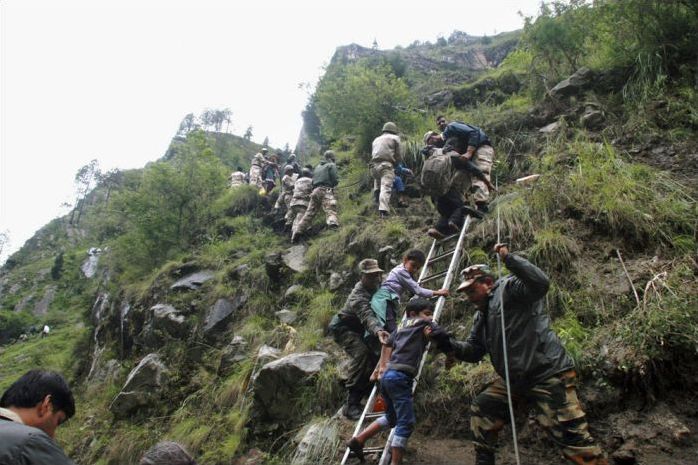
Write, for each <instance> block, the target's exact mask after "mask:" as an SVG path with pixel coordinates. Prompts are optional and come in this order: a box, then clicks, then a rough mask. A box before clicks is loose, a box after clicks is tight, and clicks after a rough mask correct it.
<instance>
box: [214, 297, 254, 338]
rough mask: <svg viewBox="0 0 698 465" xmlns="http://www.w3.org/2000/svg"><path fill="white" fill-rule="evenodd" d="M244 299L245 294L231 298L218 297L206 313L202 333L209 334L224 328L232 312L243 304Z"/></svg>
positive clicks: (245, 299)
mask: <svg viewBox="0 0 698 465" xmlns="http://www.w3.org/2000/svg"><path fill="white" fill-rule="evenodd" d="M246 301H247V296H245V295H238V296H235V297H234V298H233V299H232V300H230V299H218V300H217V301H216V303H215V304H214V305H213V307H211V308H210V309H209V310H208V312H207V314H206V319H205V320H204V334H211V333H213V332H215V331H219V330H221V329H223V328H225V326H226V325H227V324H228V322H229V321H230V318H231V317H232V316H233V313H235V312H236V311H237V310H239V309H240V308H241V307H242V306H243V305H245V302H246Z"/></svg>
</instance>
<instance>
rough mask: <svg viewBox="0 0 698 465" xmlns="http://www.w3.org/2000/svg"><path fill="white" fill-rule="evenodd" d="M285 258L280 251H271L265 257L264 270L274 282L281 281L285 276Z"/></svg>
mask: <svg viewBox="0 0 698 465" xmlns="http://www.w3.org/2000/svg"><path fill="white" fill-rule="evenodd" d="M284 269H285V265H284V260H283V257H282V255H281V254H280V253H278V252H273V253H269V254H267V255H266V256H265V257H264V271H266V273H267V276H269V278H270V279H271V280H272V282H281V280H282V279H283V277H284Z"/></svg>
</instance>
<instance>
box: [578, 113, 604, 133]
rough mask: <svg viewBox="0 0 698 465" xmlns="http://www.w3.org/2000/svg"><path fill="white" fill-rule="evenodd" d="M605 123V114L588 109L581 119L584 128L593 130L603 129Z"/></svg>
mask: <svg viewBox="0 0 698 465" xmlns="http://www.w3.org/2000/svg"><path fill="white" fill-rule="evenodd" d="M604 121H606V116H605V115H604V114H603V112H602V111H600V110H595V109H591V108H588V109H587V110H586V111H585V112H584V114H583V115H582V117H581V118H580V123H581V124H582V126H584V127H585V128H587V129H591V130H596V129H601V127H602V126H603V123H604Z"/></svg>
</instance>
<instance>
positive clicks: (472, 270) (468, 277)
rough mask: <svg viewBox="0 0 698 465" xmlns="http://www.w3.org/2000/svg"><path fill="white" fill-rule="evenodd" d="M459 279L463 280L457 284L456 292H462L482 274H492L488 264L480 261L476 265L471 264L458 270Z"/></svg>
mask: <svg viewBox="0 0 698 465" xmlns="http://www.w3.org/2000/svg"><path fill="white" fill-rule="evenodd" d="M460 275H461V279H463V282H462V283H461V284H460V286H458V289H456V292H462V291H464V290H466V289H467V288H469V287H470V286H471V285H472V284H473V283H474V282H475V281H477V279H478V278H481V277H483V276H492V270H491V269H490V267H489V265H485V264H484V263H480V264H478V265H471V266H469V267H467V268H466V269H464V270H463V271H461V272H460Z"/></svg>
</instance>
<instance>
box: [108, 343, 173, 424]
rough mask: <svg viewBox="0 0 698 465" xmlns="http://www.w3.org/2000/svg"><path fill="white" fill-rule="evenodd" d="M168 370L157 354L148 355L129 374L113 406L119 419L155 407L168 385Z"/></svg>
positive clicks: (113, 410)
mask: <svg viewBox="0 0 698 465" xmlns="http://www.w3.org/2000/svg"><path fill="white" fill-rule="evenodd" d="M167 375H168V370H167V367H166V366H165V364H164V363H163V362H162V360H160V356H159V355H158V354H155V353H151V354H148V355H146V356H145V357H144V358H143V360H141V362H140V363H139V364H138V365H137V366H136V367H135V368H134V369H133V370H131V373H129V375H128V378H126V383H124V386H123V387H122V388H121V392H119V393H118V394H117V395H116V397H115V398H114V400H113V401H112V403H111V405H110V406H109V410H111V411H112V412H113V413H114V415H116V416H117V417H124V416H127V415H128V414H129V413H131V412H132V411H134V410H135V409H138V408H141V407H147V406H149V405H153V404H154V403H155V402H156V401H157V400H158V398H159V396H160V392H161V390H162V388H163V386H164V385H165V383H166V380H167Z"/></svg>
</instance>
